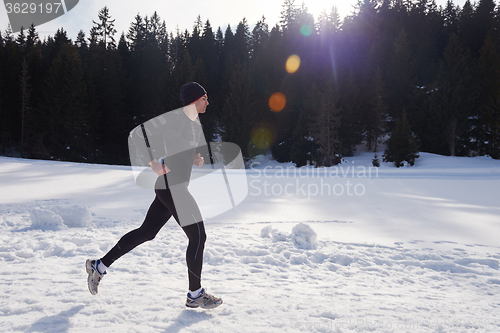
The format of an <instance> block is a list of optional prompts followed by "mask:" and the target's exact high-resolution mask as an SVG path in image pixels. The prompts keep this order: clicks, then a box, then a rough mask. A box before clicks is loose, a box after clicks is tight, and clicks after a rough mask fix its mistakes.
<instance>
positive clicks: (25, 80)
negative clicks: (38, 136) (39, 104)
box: [19, 57, 31, 158]
mask: <svg viewBox="0 0 500 333" xmlns="http://www.w3.org/2000/svg"><path fill="white" fill-rule="evenodd" d="M30 79H31V77H30V76H29V74H28V62H27V61H26V57H25V58H24V59H23V63H22V69H21V75H20V76H19V85H20V87H21V148H20V150H21V158H23V157H24V156H23V155H24V142H25V141H24V138H25V136H26V123H27V121H28V120H29V118H30V94H31V85H30V82H29V81H30Z"/></svg>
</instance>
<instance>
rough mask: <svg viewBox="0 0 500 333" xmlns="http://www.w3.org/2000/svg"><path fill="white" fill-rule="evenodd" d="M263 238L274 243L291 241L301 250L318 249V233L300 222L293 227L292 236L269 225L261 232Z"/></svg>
mask: <svg viewBox="0 0 500 333" xmlns="http://www.w3.org/2000/svg"><path fill="white" fill-rule="evenodd" d="M260 235H261V237H263V238H271V239H272V240H273V242H285V241H290V242H292V243H293V244H294V245H295V246H296V247H298V248H300V249H306V250H311V249H315V248H316V237H317V234H316V232H315V231H314V230H313V229H312V228H311V227H310V226H309V225H307V224H305V223H303V222H300V223H299V224H297V225H296V226H294V227H293V229H292V233H291V234H286V233H284V232H281V231H279V230H277V229H273V227H272V226H270V225H268V226H266V227H264V228H263V229H262V230H261V231H260Z"/></svg>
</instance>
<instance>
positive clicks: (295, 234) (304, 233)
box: [292, 222, 317, 249]
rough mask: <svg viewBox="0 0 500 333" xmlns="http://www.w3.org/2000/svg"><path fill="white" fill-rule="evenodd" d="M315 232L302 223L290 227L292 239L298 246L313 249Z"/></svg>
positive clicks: (314, 246)
mask: <svg viewBox="0 0 500 333" xmlns="http://www.w3.org/2000/svg"><path fill="white" fill-rule="evenodd" d="M316 237H317V234H316V232H314V230H313V229H312V228H311V227H310V226H308V225H307V224H304V223H302V222H301V223H299V224H297V225H296V226H295V227H293V229H292V241H293V242H294V243H295V245H296V246H297V247H298V248H302V249H314V248H316Z"/></svg>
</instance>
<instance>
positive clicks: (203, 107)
mask: <svg viewBox="0 0 500 333" xmlns="http://www.w3.org/2000/svg"><path fill="white" fill-rule="evenodd" d="M194 105H195V106H196V111H198V113H205V112H206V111H207V106H208V96H207V95H206V94H205V96H203V97H201V98H199V99H198V100H196V101H195V102H194Z"/></svg>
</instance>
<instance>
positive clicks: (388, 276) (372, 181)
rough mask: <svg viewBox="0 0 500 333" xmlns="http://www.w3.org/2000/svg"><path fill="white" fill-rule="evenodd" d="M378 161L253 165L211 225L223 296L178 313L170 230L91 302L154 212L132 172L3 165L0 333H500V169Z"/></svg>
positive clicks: (218, 291) (472, 163) (177, 271)
mask: <svg viewBox="0 0 500 333" xmlns="http://www.w3.org/2000/svg"><path fill="white" fill-rule="evenodd" d="M372 157H373V154H368V153H361V154H359V155H358V156H356V157H353V158H347V160H346V161H345V162H344V163H343V164H342V165H339V166H337V167H333V168H329V169H313V168H307V167H303V168H295V167H293V166H292V165H288V164H278V163H276V162H273V161H269V160H268V159H266V158H260V159H258V160H256V161H255V162H254V164H253V168H252V169H249V170H247V172H246V176H247V179H248V180H247V182H248V195H247V198H246V199H245V200H244V201H243V202H242V203H241V204H240V205H238V206H237V207H236V208H234V209H232V210H230V211H228V212H226V213H224V214H222V215H219V216H215V217H213V218H210V219H209V220H207V221H206V227H207V234H208V240H207V244H206V251H205V258H204V260H205V264H204V275H203V285H204V286H205V287H206V288H207V289H208V291H209V292H210V293H213V294H215V295H218V296H221V297H223V299H224V304H223V305H222V306H221V307H219V308H217V309H215V310H211V311H203V310H192V309H187V308H185V306H184V301H185V294H186V292H187V290H186V289H187V274H186V266H185V259H184V256H185V248H186V246H187V242H186V238H185V236H184V234H183V232H182V230H181V229H180V228H179V227H178V226H177V224H176V223H175V222H174V221H170V222H169V223H167V225H166V226H165V227H164V229H163V230H162V231H161V232H160V233H159V234H158V236H157V238H156V239H155V240H154V241H152V242H148V243H145V244H143V245H142V246H140V247H138V248H137V249H135V250H134V251H132V252H131V253H129V254H128V255H127V256H125V257H123V258H122V259H120V260H119V261H117V262H116V263H115V264H114V265H113V266H112V267H111V268H110V270H109V272H108V274H107V275H106V277H105V278H104V279H103V281H102V283H101V286H100V289H99V294H98V295H97V296H92V295H90V293H89V292H88V290H87V285H86V277H87V274H86V272H85V269H84V262H85V259H87V258H97V257H100V256H102V255H103V254H104V253H105V252H106V251H107V250H109V249H110V248H111V247H112V246H113V245H114V244H115V242H116V241H117V240H118V239H119V237H121V236H122V235H123V234H124V233H125V232H127V231H129V230H131V229H132V228H136V227H138V226H139V225H140V224H141V222H142V219H143V217H144V215H145V213H146V211H147V208H148V206H149V204H150V202H151V201H152V199H153V193H152V191H148V190H144V189H141V188H139V187H137V186H136V185H135V184H134V180H133V177H132V172H131V170H130V169H129V168H127V167H119V166H104V165H86V164H76V163H65V162H49V161H36V160H21V159H13V158H0V231H1V232H0V263H1V266H0V286H1V288H0V331H2V332H88V331H97V330H100V329H105V330H104V331H105V332H498V331H500V271H499V269H500V199H499V198H500V196H499V194H500V161H496V160H492V159H490V158H486V157H476V158H458V157H443V156H436V155H431V154H421V158H419V159H418V160H417V162H416V165H415V166H414V167H410V168H400V169H397V168H395V167H393V166H392V165H390V164H386V163H382V166H381V167H380V168H378V169H374V168H371V167H370V166H371V158H372ZM195 190H196V193H195V195H199V196H200V197H201V196H202V195H203V194H206V193H209V192H208V191H210V188H203V187H200V186H199V187H197V188H196V189H195ZM202 206H203V204H202ZM202 209H210V207H209V206H206V207H205V206H203V207H202Z"/></svg>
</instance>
